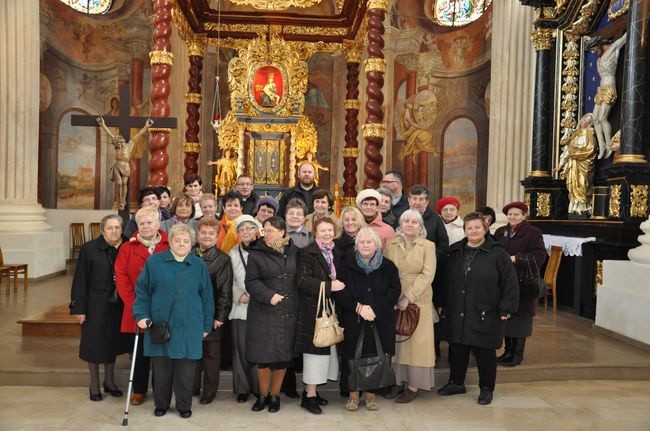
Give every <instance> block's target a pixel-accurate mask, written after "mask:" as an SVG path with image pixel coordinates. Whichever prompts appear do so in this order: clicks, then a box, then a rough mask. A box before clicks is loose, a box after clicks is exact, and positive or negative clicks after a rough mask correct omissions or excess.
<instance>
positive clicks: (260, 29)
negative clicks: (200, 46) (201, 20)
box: [203, 22, 269, 42]
mask: <svg viewBox="0 0 650 431" xmlns="http://www.w3.org/2000/svg"><path fill="white" fill-rule="evenodd" d="M203 27H204V28H205V30H206V31H213V32H219V33H224V32H225V33H255V34H258V35H260V36H266V34H267V33H268V32H269V26H268V25H267V24H224V23H221V25H219V24H218V23H216V22H206V23H205V24H204V26H203ZM246 42H250V41H249V40H247V41H246Z"/></svg>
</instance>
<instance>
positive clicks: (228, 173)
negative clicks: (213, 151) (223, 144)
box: [208, 148, 237, 196]
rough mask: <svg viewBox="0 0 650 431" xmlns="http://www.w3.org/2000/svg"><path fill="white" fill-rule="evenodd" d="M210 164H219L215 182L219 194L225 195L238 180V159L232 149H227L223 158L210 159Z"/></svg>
mask: <svg viewBox="0 0 650 431" xmlns="http://www.w3.org/2000/svg"><path fill="white" fill-rule="evenodd" d="M208 165H216V166H217V174H216V175H215V176H214V182H215V183H216V184H217V187H218V194H219V196H223V195H225V194H226V193H228V192H229V191H230V189H231V188H232V187H233V186H234V185H235V183H236V182H237V159H235V158H234V157H232V150H231V149H230V148H228V149H226V151H225V152H224V154H223V157H222V158H220V159H219V160H217V161H210V162H208Z"/></svg>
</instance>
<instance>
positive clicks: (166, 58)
mask: <svg viewBox="0 0 650 431" xmlns="http://www.w3.org/2000/svg"><path fill="white" fill-rule="evenodd" d="M149 61H150V63H151V65H152V66H153V65H155V64H167V65H169V66H172V65H173V64H174V54H172V53H171V52H169V51H151V52H150V53H149Z"/></svg>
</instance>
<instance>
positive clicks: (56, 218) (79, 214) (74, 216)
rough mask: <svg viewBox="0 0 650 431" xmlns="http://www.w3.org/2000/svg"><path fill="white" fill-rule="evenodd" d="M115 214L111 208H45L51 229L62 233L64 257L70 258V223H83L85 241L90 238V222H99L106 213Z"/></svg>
mask: <svg viewBox="0 0 650 431" xmlns="http://www.w3.org/2000/svg"><path fill="white" fill-rule="evenodd" d="M108 214H115V211H112V210H45V216H46V217H47V222H48V223H49V224H50V225H51V226H52V230H54V231H59V232H62V233H63V246H64V248H65V250H66V255H65V258H66V259H69V258H70V246H71V245H72V244H71V242H70V223H83V224H84V225H85V232H86V241H88V240H89V239H91V238H90V230H89V229H90V223H93V222H94V223H99V222H100V221H101V219H102V218H103V217H104V216H106V215H108Z"/></svg>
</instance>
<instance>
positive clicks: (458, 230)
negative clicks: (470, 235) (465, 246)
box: [436, 196, 465, 245]
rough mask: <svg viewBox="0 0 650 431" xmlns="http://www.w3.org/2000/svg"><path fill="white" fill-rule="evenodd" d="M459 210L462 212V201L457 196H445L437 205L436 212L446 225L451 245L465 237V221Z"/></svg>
mask: <svg viewBox="0 0 650 431" xmlns="http://www.w3.org/2000/svg"><path fill="white" fill-rule="evenodd" d="M458 210H460V201H459V200H458V198H456V197H455V196H444V197H442V198H440V200H438V203H436V212H437V213H438V214H440V217H442V221H443V222H444V223H445V230H446V231H447V236H448V237H449V244H450V245H451V244H453V243H455V242H458V241H460V240H461V239H463V237H464V236H465V233H464V231H463V219H462V218H461V217H460V216H459V215H458Z"/></svg>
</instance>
